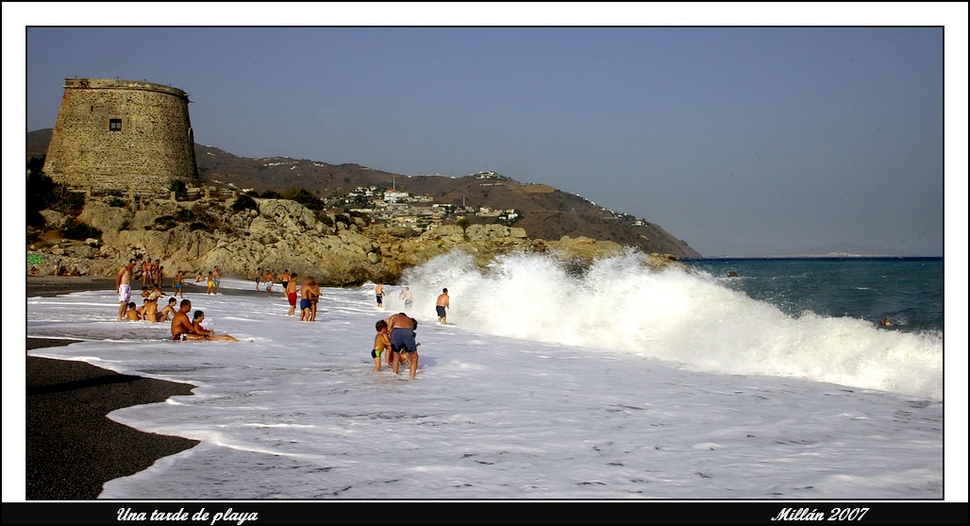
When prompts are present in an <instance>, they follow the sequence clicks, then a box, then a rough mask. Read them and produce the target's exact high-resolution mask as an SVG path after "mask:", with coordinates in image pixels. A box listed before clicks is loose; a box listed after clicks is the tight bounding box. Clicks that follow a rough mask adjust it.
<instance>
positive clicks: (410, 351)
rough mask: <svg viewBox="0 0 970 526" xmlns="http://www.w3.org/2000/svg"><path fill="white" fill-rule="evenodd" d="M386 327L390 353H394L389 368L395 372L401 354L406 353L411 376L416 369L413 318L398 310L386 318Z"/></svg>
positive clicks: (416, 354) (416, 356)
mask: <svg viewBox="0 0 970 526" xmlns="http://www.w3.org/2000/svg"><path fill="white" fill-rule="evenodd" d="M387 329H388V331H390V333H391V354H393V355H394V358H393V360H394V361H393V362H392V363H391V370H392V371H394V374H397V369H398V366H399V365H400V363H401V354H402V353H406V354H407V358H408V359H407V361H408V366H409V368H410V372H411V378H414V375H415V373H417V371H418V344H416V343H415V342H414V319H413V318H410V317H409V316H408V315H407V314H405V313H403V312H399V313H397V314H394V315H393V316H391V317H390V318H388V319H387Z"/></svg>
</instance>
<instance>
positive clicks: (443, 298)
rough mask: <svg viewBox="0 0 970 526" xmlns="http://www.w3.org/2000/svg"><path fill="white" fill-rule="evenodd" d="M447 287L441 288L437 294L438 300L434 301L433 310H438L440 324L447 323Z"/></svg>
mask: <svg viewBox="0 0 970 526" xmlns="http://www.w3.org/2000/svg"><path fill="white" fill-rule="evenodd" d="M448 303H449V297H448V289H441V294H439V295H438V301H437V302H435V310H437V311H438V323H440V324H442V325H447V324H448V310H447V309H448Z"/></svg>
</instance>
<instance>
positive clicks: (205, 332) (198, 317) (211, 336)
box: [192, 310, 239, 342]
mask: <svg viewBox="0 0 970 526" xmlns="http://www.w3.org/2000/svg"><path fill="white" fill-rule="evenodd" d="M204 319H205V313H204V312H202V311H200V310H197V311H195V314H194V315H193V316H192V328H193V330H194V331H195V333H196V334H198V335H201V336H204V337H205V339H206V340H228V341H231V342H237V341H239V340H237V339H236V338H235V337H233V336H230V335H228V334H216V331H214V330H212V329H206V328H205V327H203V326H202V320H204Z"/></svg>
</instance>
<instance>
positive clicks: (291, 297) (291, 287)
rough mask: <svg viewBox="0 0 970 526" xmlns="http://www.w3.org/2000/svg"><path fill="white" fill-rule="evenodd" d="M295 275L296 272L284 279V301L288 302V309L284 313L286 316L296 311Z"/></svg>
mask: <svg viewBox="0 0 970 526" xmlns="http://www.w3.org/2000/svg"><path fill="white" fill-rule="evenodd" d="M296 277H297V273H296V272H294V273H293V275H292V276H289V278H290V279H288V280H287V281H286V289H285V290H284V291H283V292H285V293H286V301H288V302H290V311H289V312H287V313H286V314H287V316H292V315H293V313H294V312H296ZM301 310H302V309H301Z"/></svg>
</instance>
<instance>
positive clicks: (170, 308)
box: [158, 296, 178, 321]
mask: <svg viewBox="0 0 970 526" xmlns="http://www.w3.org/2000/svg"><path fill="white" fill-rule="evenodd" d="M175 301H176V300H175V296H172V297H170V298H169V299H168V305H166V306H165V307H163V308H162V310H161V311H160V312H159V314H160V315H161V316H162V317H161V318H160V319H159V320H158V321H168V320H170V319H172V318H174V317H175V313H176V312H178V310H177V309H176V308H175Z"/></svg>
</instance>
